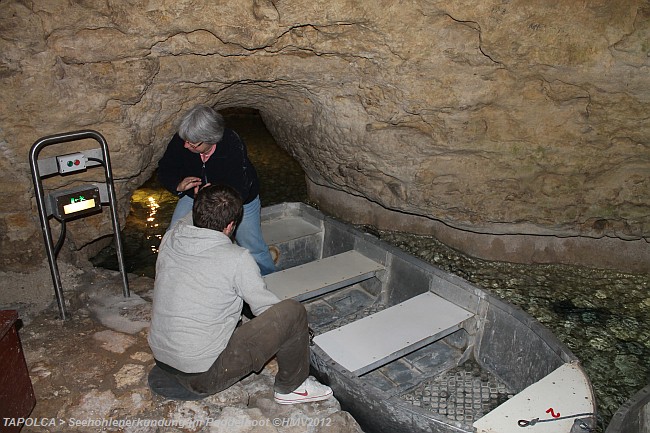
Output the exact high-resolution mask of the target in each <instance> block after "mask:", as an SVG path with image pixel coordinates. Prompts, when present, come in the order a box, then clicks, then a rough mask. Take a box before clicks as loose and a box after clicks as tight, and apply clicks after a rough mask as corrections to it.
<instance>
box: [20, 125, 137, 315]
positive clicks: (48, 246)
mask: <svg viewBox="0 0 650 433" xmlns="http://www.w3.org/2000/svg"><path fill="white" fill-rule="evenodd" d="M86 139H92V140H95V141H96V142H98V143H99V144H100V146H101V147H100V148H96V149H90V150H83V151H79V152H72V153H65V154H62V155H58V156H54V157H49V158H42V159H39V158H38V156H39V154H40V152H41V150H42V149H43V148H44V147H46V146H50V145H53V144H61V143H69V142H75V141H78V140H86ZM29 162H30V165H31V169H32V179H33V181H34V195H35V196H36V204H37V205H38V213H39V217H40V222H41V228H42V229H43V238H44V240H45V251H46V253H47V258H48V261H49V264H50V271H51V273H52V281H53V283H54V293H55V295H56V300H57V304H58V307H59V315H60V317H61V319H65V318H66V311H65V301H64V299H63V288H62V284H61V277H60V275H59V268H58V265H57V263H56V256H57V254H58V251H59V249H60V247H61V245H63V241H64V240H65V232H66V230H65V227H66V226H65V224H66V221H68V220H72V219H76V218H83V217H86V216H88V215H91V214H95V213H99V212H101V211H102V206H103V205H105V206H108V207H109V208H110V211H111V222H112V225H113V234H114V239H115V252H116V254H117V261H118V264H119V267H120V272H121V273H122V282H123V284H124V291H123V293H124V296H125V297H128V296H130V292H129V283H128V279H127V276H126V269H125V266H124V255H123V252H122V240H121V237H120V225H119V219H118V215H117V199H116V198H115V187H114V185H113V172H112V169H111V161H110V157H109V153H108V144H107V143H106V140H105V139H104V137H103V136H102V135H101V134H100V133H99V132H97V131H92V130H83V131H74V132H67V133H63V134H57V135H50V136H47V137H43V138H41V139H40V140H38V141H36V142H35V143H34V144H33V145H32V148H31V150H30V154H29ZM95 167H97V168H103V169H104V175H105V178H106V182H105V183H93V184H84V185H77V186H74V187H71V188H67V189H54V190H49V191H46V190H45V188H44V186H43V179H45V178H49V177H51V176H56V175H58V176H72V177H74V175H75V174H79V173H83V172H85V171H86V170H88V169H91V168H95ZM70 183H72V182H70ZM52 217H54V218H56V219H57V220H58V221H59V223H60V224H61V231H60V238H59V242H57V245H56V246H55V245H54V244H53V242H52V229H51V228H50V219H51V218H52Z"/></svg>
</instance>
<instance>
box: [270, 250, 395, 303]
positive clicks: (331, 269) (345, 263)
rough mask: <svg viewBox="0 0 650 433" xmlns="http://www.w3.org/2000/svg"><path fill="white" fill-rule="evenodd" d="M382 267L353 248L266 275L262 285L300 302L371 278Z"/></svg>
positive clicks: (279, 296)
mask: <svg viewBox="0 0 650 433" xmlns="http://www.w3.org/2000/svg"><path fill="white" fill-rule="evenodd" d="M382 269H384V266H383V265H381V264H380V263H377V262H375V261H374V260H371V259H369V258H367V257H366V256H364V255H363V254H361V253H358V252H357V251H347V252H345V253H341V254H337V255H334V256H330V257H326V258H324V259H320V260H316V261H313V262H309V263H305V264H304V265H300V266H295V267H293V268H289V269H285V270H282V271H278V272H274V273H272V274H269V275H266V276H265V277H264V280H265V281H266V287H267V288H268V289H269V290H270V291H271V292H273V293H275V294H276V295H277V297H278V298H280V299H289V298H293V299H295V300H297V301H304V300H307V299H311V298H315V297H316V296H320V295H322V294H325V293H328V292H331V291H334V290H337V289H340V288H343V287H347V286H351V285H352V284H356V283H358V282H361V281H364V280H367V279H369V278H372V277H373V276H374V275H375V274H376V273H377V272H378V271H380V270H382Z"/></svg>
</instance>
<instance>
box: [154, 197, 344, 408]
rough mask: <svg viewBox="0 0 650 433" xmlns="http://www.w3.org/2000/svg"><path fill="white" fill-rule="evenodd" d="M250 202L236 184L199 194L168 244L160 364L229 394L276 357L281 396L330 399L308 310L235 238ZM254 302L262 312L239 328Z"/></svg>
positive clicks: (189, 382)
mask: <svg viewBox="0 0 650 433" xmlns="http://www.w3.org/2000/svg"><path fill="white" fill-rule="evenodd" d="M242 209H243V207H242V200H241V199H240V198H239V195H238V193H237V192H236V191H235V190H233V189H232V188H230V187H228V186H223V185H213V186H208V187H206V188H203V189H202V190H201V191H200V192H199V193H198V195H197V197H196V200H195V202H194V205H193V209H192V214H191V215H188V216H186V217H184V218H183V219H182V220H180V221H179V223H178V224H176V225H175V226H174V227H173V228H172V229H171V230H170V231H168V232H167V233H166V234H165V236H164V238H163V240H162V243H161V244H160V252H159V253H158V260H157V262H156V280H155V284H154V297H153V311H152V319H151V328H150V330H149V345H150V346H151V350H152V352H153V354H154V357H155V359H156V364H157V366H158V367H159V368H160V369H162V370H163V371H164V372H166V374H167V375H168V376H170V377H171V378H173V379H175V380H176V381H177V382H178V384H179V385H180V386H182V387H183V388H184V389H186V390H188V391H190V392H192V393H195V394H197V395H199V396H207V395H210V394H214V393H217V392H219V391H222V390H224V389H226V388H228V387H230V386H231V385H233V384H234V383H236V382H238V381H239V380H240V379H242V378H243V377H245V376H247V375H248V374H250V373H251V372H257V371H260V370H261V369H262V367H263V366H264V364H265V363H266V362H267V361H268V360H269V359H271V358H272V357H273V356H276V359H277V362H278V373H277V375H276V377H275V385H274V390H275V394H274V395H275V401H276V402H278V403H280V404H294V403H301V402H309V401H320V400H325V399H327V398H329V397H330V396H331V395H332V390H331V389H330V388H329V387H327V386H325V385H322V384H320V383H318V382H317V381H316V380H314V379H313V378H311V377H309V331H308V325H307V313H306V311H305V308H304V307H303V306H302V304H300V303H299V302H296V301H294V300H285V301H280V300H279V299H278V298H277V297H276V296H275V295H274V294H273V293H271V292H270V291H269V290H267V288H266V285H265V283H264V280H263V279H262V277H261V275H260V270H259V267H258V266H257V264H256V263H255V260H254V259H253V257H252V256H251V254H250V253H249V252H248V250H246V249H244V248H241V247H239V246H237V245H236V244H234V243H233V242H232V235H233V233H234V231H235V228H236V225H237V221H238V220H239V219H240V218H241V216H242ZM244 302H246V303H248V305H249V306H250V308H251V311H252V312H253V314H254V315H255V316H256V317H255V318H253V319H252V320H250V321H248V322H246V323H243V324H241V325H239V326H238V323H239V321H240V319H241V313H242V306H243V303H244Z"/></svg>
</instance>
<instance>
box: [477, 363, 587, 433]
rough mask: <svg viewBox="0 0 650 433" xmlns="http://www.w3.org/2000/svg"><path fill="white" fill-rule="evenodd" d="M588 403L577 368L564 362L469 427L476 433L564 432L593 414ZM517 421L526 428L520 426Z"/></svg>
mask: <svg viewBox="0 0 650 433" xmlns="http://www.w3.org/2000/svg"><path fill="white" fill-rule="evenodd" d="M592 402H593V396H592V395H591V387H590V386H589V383H588V382H587V379H586V376H585V374H584V373H583V372H582V370H581V367H580V366H579V365H577V364H573V363H566V364H563V365H561V366H560V367H559V368H557V369H556V370H554V371H553V372H551V373H550V374H549V375H547V376H545V377H543V378H542V379H541V380H539V381H537V382H535V383H533V384H532V385H530V386H529V387H527V388H526V389H524V390H523V391H521V392H520V393H517V394H516V395H515V396H514V397H512V398H511V399H509V400H507V401H506V402H505V403H503V404H501V405H500V406H498V407H497V408H496V409H494V410H493V411H491V412H489V413H487V414H486V415H484V416H483V417H481V418H479V419H478V420H476V421H475V422H474V424H473V426H474V428H475V429H476V432H477V433H521V432H522V431H530V432H531V433H556V432H568V431H572V430H571V427H572V426H573V423H574V420H575V418H588V417H589V415H590V414H592V413H593V412H594V407H593V403H592ZM578 415H580V416H578ZM538 420H546V421H542V422H539V421H538ZM551 420H552V421H551ZM520 422H523V423H530V425H529V426H526V425H523V426H522V425H519V423H520ZM522 427H528V428H525V429H524V428H522ZM585 431H586V430H585Z"/></svg>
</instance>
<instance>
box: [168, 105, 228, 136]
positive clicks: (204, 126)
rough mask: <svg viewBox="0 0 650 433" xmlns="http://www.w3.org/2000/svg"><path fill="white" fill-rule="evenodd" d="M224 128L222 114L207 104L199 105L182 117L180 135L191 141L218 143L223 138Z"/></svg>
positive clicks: (179, 127) (179, 128)
mask: <svg viewBox="0 0 650 433" xmlns="http://www.w3.org/2000/svg"><path fill="white" fill-rule="evenodd" d="M223 130H224V120H223V116H221V114H219V113H217V112H216V111H215V110H214V109H213V108H212V107H208V106H207V105H197V106H195V107H194V108H192V109H190V110H189V111H188V112H187V113H185V115H184V116H183V118H182V119H181V123H180V125H179V126H178V135H179V136H180V137H181V138H182V139H183V140H185V141H189V142H190V143H195V144H196V143H209V144H216V143H218V142H219V141H221V138H223Z"/></svg>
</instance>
